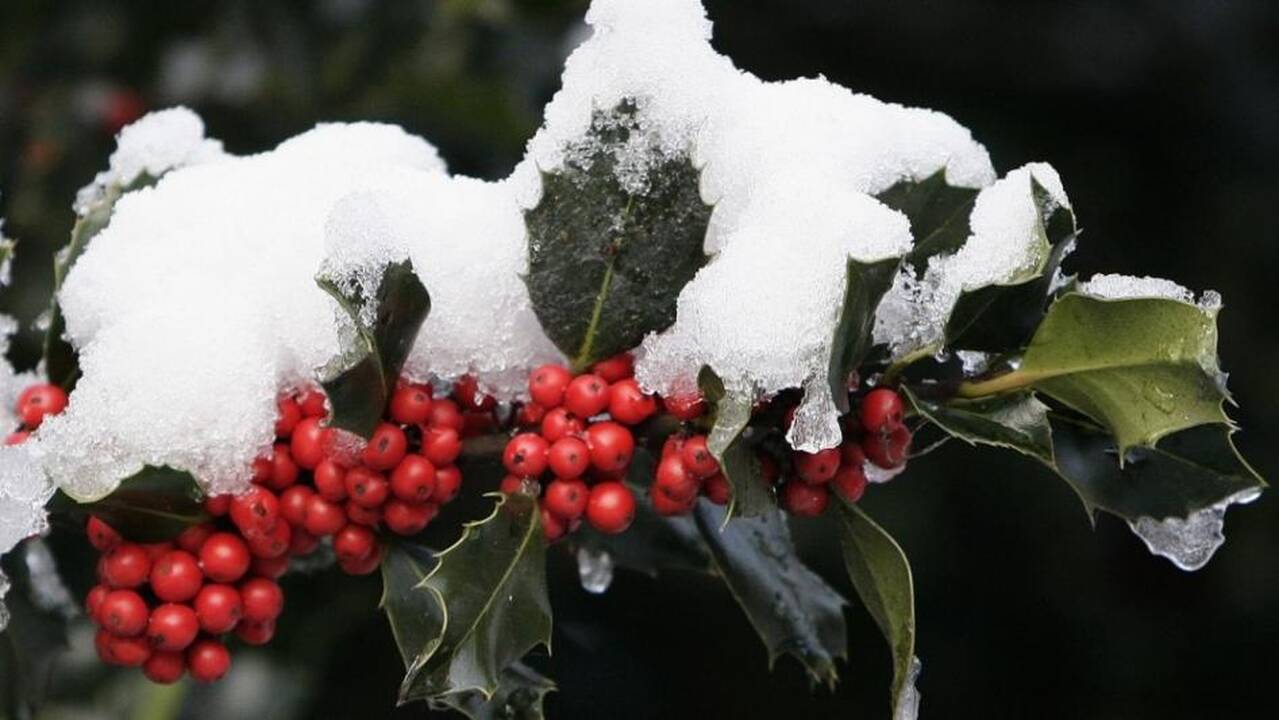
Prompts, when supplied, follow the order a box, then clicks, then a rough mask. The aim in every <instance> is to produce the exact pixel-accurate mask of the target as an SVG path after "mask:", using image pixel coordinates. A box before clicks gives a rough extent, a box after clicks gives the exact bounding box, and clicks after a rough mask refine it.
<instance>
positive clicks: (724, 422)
mask: <svg viewBox="0 0 1279 720" xmlns="http://www.w3.org/2000/svg"><path fill="white" fill-rule="evenodd" d="M697 384H698V387H699V388H700V389H701V392H702V396H703V397H705V398H706V402H707V403H708V404H709V406H710V408H711V414H710V418H711V422H712V425H711V431H710V434H708V435H707V436H706V446H707V447H708V448H709V449H710V451H711V454H712V455H714V456H715V459H716V460H718V461H719V467H720V471H721V472H723V473H724V477H726V478H728V484H729V485H731V486H732V488H733V495H732V498H731V499H730V500H729V501H728V510H727V512H726V513H725V514H724V520H725V522H727V521H728V520H731V519H732V518H734V517H739V516H740V517H756V516H760V515H763V514H765V513H768V512H770V511H771V510H772V509H773V508H774V507H775V503H774V502H773V495H772V492H771V491H770V489H769V487H768V484H767V483H766V482H765V481H764V476H763V473H762V471H761V468H760V464H759V459H758V458H757V457H755V453H754V452H753V451H752V450H751V448H750V445H749V444H748V443H747V442H746V440H745V438H744V437H743V436H742V434H743V432H744V431H745V430H746V425H747V423H749V422H750V419H751V409H752V407H753V405H754V399H753V398H752V397H751V396H750V395H749V394H747V393H744V392H741V391H736V390H731V389H728V388H725V386H724V383H723V381H721V380H720V379H719V377H718V376H717V375H716V374H715V372H714V371H713V370H711V369H710V368H709V367H703V368H702V370H701V372H700V373H698V376H697Z"/></svg>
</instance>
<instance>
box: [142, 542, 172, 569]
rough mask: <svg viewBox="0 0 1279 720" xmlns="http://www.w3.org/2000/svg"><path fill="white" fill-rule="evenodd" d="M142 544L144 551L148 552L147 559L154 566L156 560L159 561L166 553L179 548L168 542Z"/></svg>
mask: <svg viewBox="0 0 1279 720" xmlns="http://www.w3.org/2000/svg"><path fill="white" fill-rule="evenodd" d="M140 544H141V545H142V549H143V550H145V551H146V553H147V558H148V559H149V560H150V561H151V562H152V564H154V563H155V561H156V560H159V559H160V557H161V556H162V555H164V554H165V553H167V552H169V551H170V550H172V549H174V548H175V547H177V546H176V545H174V544H173V543H171V542H169V541H167V540H166V541H164V542H158V543H140Z"/></svg>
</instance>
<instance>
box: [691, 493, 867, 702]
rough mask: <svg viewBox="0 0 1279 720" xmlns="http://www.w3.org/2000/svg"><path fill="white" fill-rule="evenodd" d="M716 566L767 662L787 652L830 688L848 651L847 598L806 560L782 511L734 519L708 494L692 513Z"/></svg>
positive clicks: (809, 673) (817, 680) (775, 510)
mask: <svg viewBox="0 0 1279 720" xmlns="http://www.w3.org/2000/svg"><path fill="white" fill-rule="evenodd" d="M694 517H695V518H696V520H697V527H698V529H700V530H701V532H702V537H703V538H705V540H706V544H707V545H709V546H710V548H711V553H712V556H713V557H714V559H715V565H716V567H717V568H718V569H719V574H720V575H721V576H722V577H723V578H724V582H725V583H726V584H727V585H728V588H729V590H730V591H732V593H733V597H735V598H736V599H737V602H738V604H739V605H741V607H742V610H743V611H745V613H746V617H747V618H748V619H749V620H750V622H751V625H753V626H754V627H755V631H756V632H758V633H759V636H760V637H761V638H762V639H763V640H764V645H765V646H766V647H767V648H768V659H769V665H770V667H771V665H772V664H773V662H774V661H776V660H777V658H778V657H779V656H781V655H792V656H794V657H795V658H796V659H797V660H799V661H800V663H802V664H803V666H804V669H805V670H807V671H808V675H809V677H810V678H811V679H812V680H813V681H814V682H823V683H826V684H827V685H828V686H833V685H834V684H835V681H836V680H837V679H838V675H837V672H836V670H835V659H836V658H847V657H848V629H847V626H846V624H845V622H844V606H845V605H846V604H847V602H846V601H845V600H844V598H843V597H842V596H840V594H839V593H838V592H836V591H835V589H834V588H832V587H831V586H830V585H828V584H827V583H826V581H825V580H822V579H821V577H819V576H818V575H817V574H816V573H814V572H813V571H812V570H810V569H809V568H808V566H806V565H804V563H803V561H802V560H800V558H799V555H798V554H797V553H796V551H795V544H794V543H793V542H792V541H791V535H790V529H789V528H788V527H787V525H786V518H785V516H784V515H782V513H781V511H780V510H777V509H776V508H774V509H773V510H772V511H771V512H769V513H767V514H764V515H761V516H759V517H751V518H738V519H736V520H734V521H733V522H731V523H728V524H727V525H725V520H726V518H727V513H726V511H725V510H724V509H723V508H720V507H719V506H717V505H713V504H711V503H710V502H709V501H707V500H704V499H703V500H699V501H698V504H697V508H696V510H695V511H694Z"/></svg>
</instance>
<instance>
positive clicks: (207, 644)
mask: <svg viewBox="0 0 1279 720" xmlns="http://www.w3.org/2000/svg"><path fill="white" fill-rule="evenodd" d="M187 669H188V670H189V671H190V673H191V677H192V678H194V679H196V680H198V681H200V682H205V683H209V682H213V681H215V680H218V679H220V678H221V677H222V676H223V675H226V673H227V670H230V669H231V653H230V652H229V651H228V650H227V649H226V645H223V644H222V643H221V642H218V641H217V640H213V639H205V640H200V641H197V642H196V643H195V644H194V645H192V646H191V649H190V650H188V651H187Z"/></svg>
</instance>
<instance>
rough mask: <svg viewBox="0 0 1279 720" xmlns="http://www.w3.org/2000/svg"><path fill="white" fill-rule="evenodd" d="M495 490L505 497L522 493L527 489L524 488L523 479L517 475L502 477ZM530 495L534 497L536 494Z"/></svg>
mask: <svg viewBox="0 0 1279 720" xmlns="http://www.w3.org/2000/svg"><path fill="white" fill-rule="evenodd" d="M497 489H498V491H499V492H503V493H506V494H507V495H514V494H515V493H522V492H524V491H525V490H526V489H528V488H526V487H525V484H524V478H522V477H520V476H519V475H504V476H502V482H500V483H498V486H497ZM538 492H540V490H539V491H538ZM530 494H532V495H534V496H535V497H536V495H537V493H530Z"/></svg>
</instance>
